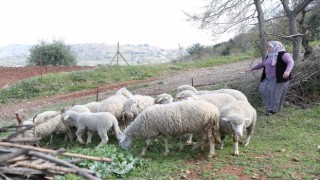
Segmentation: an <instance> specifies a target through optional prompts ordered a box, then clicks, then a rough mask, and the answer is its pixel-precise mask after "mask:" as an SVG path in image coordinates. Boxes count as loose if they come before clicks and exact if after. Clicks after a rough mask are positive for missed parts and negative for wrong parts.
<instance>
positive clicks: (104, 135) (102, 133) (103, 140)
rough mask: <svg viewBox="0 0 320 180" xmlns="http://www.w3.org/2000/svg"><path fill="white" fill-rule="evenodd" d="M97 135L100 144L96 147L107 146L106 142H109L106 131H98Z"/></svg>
mask: <svg viewBox="0 0 320 180" xmlns="http://www.w3.org/2000/svg"><path fill="white" fill-rule="evenodd" d="M98 134H99V136H100V138H101V142H100V144H99V145H98V146H102V145H105V144H107V143H108V141H109V138H108V133H107V131H103V130H100V131H98Z"/></svg>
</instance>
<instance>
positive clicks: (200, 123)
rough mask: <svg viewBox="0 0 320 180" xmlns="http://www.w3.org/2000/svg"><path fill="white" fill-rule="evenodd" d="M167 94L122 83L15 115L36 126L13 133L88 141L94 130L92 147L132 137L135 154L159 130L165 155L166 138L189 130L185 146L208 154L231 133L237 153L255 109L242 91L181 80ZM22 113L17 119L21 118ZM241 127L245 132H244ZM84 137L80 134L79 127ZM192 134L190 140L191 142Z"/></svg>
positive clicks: (122, 144)
mask: <svg viewBox="0 0 320 180" xmlns="http://www.w3.org/2000/svg"><path fill="white" fill-rule="evenodd" d="M172 93H174V94H175V97H173V96H172V95H171V94H168V93H162V94H159V95H157V96H150V95H143V94H132V93H131V92H130V91H129V90H127V89H126V88H125V87H123V88H121V89H119V90H118V91H117V92H116V93H115V94H113V95H110V96H109V97H107V98H105V99H103V100H101V101H98V102H95V101H94V102H87V103H84V104H77V105H72V106H69V107H63V108H61V110H48V111H44V112H40V113H39V114H37V115H36V116H34V117H32V118H29V119H28V118H26V117H22V116H19V114H18V113H16V118H17V120H18V123H19V124H21V125H25V126H28V125H30V124H34V123H37V122H41V123H40V124H39V125H38V126H35V127H34V128H33V129H31V130H28V131H26V132H24V133H21V134H19V135H18V136H19V137H37V138H44V137H47V136H49V137H51V138H50V143H51V142H52V141H53V140H55V138H54V136H55V134H57V133H63V134H64V135H65V141H68V140H69V141H77V142H78V143H80V144H90V143H91V138H92V136H95V135H98V136H99V137H100V139H101V142H100V143H99V144H97V147H103V146H104V145H106V144H108V140H109V137H108V136H109V135H111V136H113V135H114V137H115V138H116V139H117V140H118V143H119V144H118V145H119V147H121V148H123V149H125V150H128V149H129V148H130V146H132V144H134V143H135V141H136V140H138V139H140V140H144V141H145V146H144V147H143V148H142V151H141V156H143V155H145V154H146V151H147V148H148V146H152V144H151V142H152V141H153V140H155V139H157V138H158V137H159V136H162V138H163V141H164V142H163V143H164V155H168V154H169V152H170V150H169V145H168V144H169V143H170V142H173V143H174V144H175V140H176V139H179V140H180V150H182V149H183V146H184V144H185V143H184V142H185V141H184V142H183V141H181V139H183V138H185V135H187V134H189V139H188V141H187V144H189V145H193V147H192V149H191V150H194V149H196V148H198V147H201V150H202V152H203V151H204V150H205V149H206V147H208V149H209V150H208V151H209V153H208V157H209V158H210V157H213V156H214V155H215V148H216V144H220V146H218V147H220V149H223V148H224V140H225V138H226V136H228V135H230V136H232V137H233V144H234V145H233V147H234V152H233V155H235V156H239V154H240V153H239V147H238V143H239V142H240V143H241V142H242V139H244V138H245V137H243V136H246V139H245V143H244V146H247V145H248V144H249V142H250V139H251V138H252V135H253V131H254V129H255V124H256V119H257V113H256V110H255V109H254V108H253V107H252V106H251V105H250V103H249V102H248V99H247V97H246V96H245V95H244V94H243V93H242V92H240V91H239V90H235V89H218V90H212V91H198V90H197V89H196V88H194V87H192V86H190V85H181V86H179V87H177V89H175V91H173V92H172ZM22 119H23V120H22ZM244 131H246V132H247V134H246V135H244ZM85 132H86V133H87V136H86V137H87V139H86V142H85V140H83V139H82V136H83V134H84V133H85ZM193 137H194V140H195V141H196V142H195V143H192V138H193Z"/></svg>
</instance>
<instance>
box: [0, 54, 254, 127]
mask: <svg viewBox="0 0 320 180" xmlns="http://www.w3.org/2000/svg"><path fill="white" fill-rule="evenodd" d="M257 61H258V59H251V60H247V61H241V62H236V63H232V64H227V65H220V66H216V67H208V68H199V69H193V70H188V71H183V72H178V73H174V74H167V75H165V76H162V77H158V78H154V79H148V80H143V81H127V82H122V83H117V84H111V85H110V84H107V85H104V86H101V87H99V88H98V89H99V92H104V93H108V92H109V93H112V92H114V91H116V90H118V89H120V88H121V87H127V88H130V86H132V85H137V84H141V85H142V88H139V89H137V90H134V91H132V93H133V94H143V95H157V94H161V93H164V92H171V91H174V90H175V89H176V88H177V87H178V86H180V85H183V84H191V83H192V80H193V85H194V86H195V87H197V89H203V88H205V86H206V85H212V84H215V83H219V82H227V81H231V80H235V79H237V78H244V77H245V76H248V75H247V74H243V73H242V72H243V71H245V70H246V69H248V68H249V67H250V66H251V65H252V63H256V62H257ZM95 94H96V89H93V90H87V91H79V92H74V93H69V94H63V95H56V96H50V97H45V98H40V99H35V100H33V101H30V102H21V103H18V104H9V105H0V122H14V121H15V116H14V113H15V112H16V111H18V110H23V111H24V112H27V113H28V114H35V113H40V112H39V109H40V108H41V107H42V106H48V105H53V104H59V103H63V102H72V101H73V100H74V99H76V98H84V97H88V96H95Z"/></svg>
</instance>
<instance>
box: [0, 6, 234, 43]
mask: <svg viewBox="0 0 320 180" xmlns="http://www.w3.org/2000/svg"><path fill="white" fill-rule="evenodd" d="M203 2H204V1H203V0H0V19H1V21H0V24H1V26H0V27H1V28H0V46H4V45H8V44H31V45H33V44H37V43H38V42H39V41H40V40H45V41H50V42H51V41H52V39H62V40H64V42H65V43H66V44H76V43H105V44H115V45H116V44H117V43H118V42H119V43H120V45H121V44H133V45H137V44H150V45H154V46H158V47H162V48H178V44H179V43H180V45H181V46H182V47H188V46H190V45H192V44H195V43H200V44H202V45H213V44H215V43H217V42H213V41H212V37H211V36H210V32H209V31H202V30H199V29H197V28H196V27H194V26H193V25H192V24H191V23H190V22H187V21H186V17H185V15H184V14H183V13H182V11H187V12H194V11H196V10H197V9H199V8H200V7H201V6H202V5H203ZM227 40H229V37H221V38H220V40H219V42H221V41H227Z"/></svg>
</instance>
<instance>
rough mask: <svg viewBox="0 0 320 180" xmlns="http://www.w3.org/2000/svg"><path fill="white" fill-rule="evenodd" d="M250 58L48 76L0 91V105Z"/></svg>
mask: <svg viewBox="0 0 320 180" xmlns="http://www.w3.org/2000/svg"><path fill="white" fill-rule="evenodd" d="M252 56H253V55H252V54H250V53H247V54H242V55H234V56H217V57H214V58H210V59H206V60H198V61H193V62H188V63H176V64H160V65H142V66H112V67H104V66H98V67H97V68H95V69H93V70H86V71H78V72H70V73H67V72H63V73H54V74H47V75H43V76H38V77H32V78H28V79H25V80H22V81H19V82H17V83H15V84H14V85H12V86H11V87H9V88H6V89H2V90H0V103H2V104H6V103H15V102H19V101H25V100H30V99H33V98H36V97H44V96H52V95H56V94H65V93H70V92H75V91H81V90H88V89H94V88H96V87H99V86H101V85H103V84H112V83H118V82H124V81H130V80H145V79H148V78H157V77H159V76H161V75H164V74H170V73H174V72H177V71H184V70H188V69H193V68H202V67H210V66H215V65H220V64H226V63H232V62H237V61H241V60H246V59H249V58H251V57H252Z"/></svg>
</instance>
